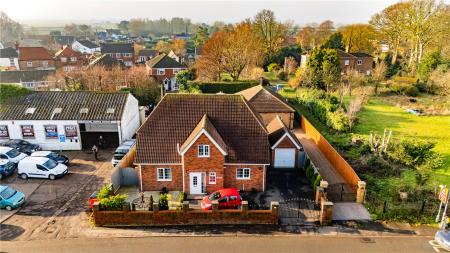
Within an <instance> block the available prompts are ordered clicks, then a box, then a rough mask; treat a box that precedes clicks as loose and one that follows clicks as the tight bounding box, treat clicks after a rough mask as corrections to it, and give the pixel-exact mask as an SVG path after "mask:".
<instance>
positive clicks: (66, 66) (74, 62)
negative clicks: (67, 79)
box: [55, 46, 83, 72]
mask: <svg viewBox="0 0 450 253" xmlns="http://www.w3.org/2000/svg"><path fill="white" fill-rule="evenodd" d="M55 62H56V67H57V68H62V69H63V70H64V71H65V72H68V71H73V70H77V69H80V68H81V66H82V65H83V55H82V54H81V53H80V52H77V51H75V50H73V49H72V48H70V47H69V46H64V47H63V48H62V49H61V50H59V51H58V52H56V54H55Z"/></svg>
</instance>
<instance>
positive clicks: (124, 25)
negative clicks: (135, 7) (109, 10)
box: [117, 20, 130, 33]
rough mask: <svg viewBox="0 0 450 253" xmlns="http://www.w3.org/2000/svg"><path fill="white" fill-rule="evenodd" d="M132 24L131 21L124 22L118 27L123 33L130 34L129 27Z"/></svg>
mask: <svg viewBox="0 0 450 253" xmlns="http://www.w3.org/2000/svg"><path fill="white" fill-rule="evenodd" d="M129 24H130V22H129V21H127V20H122V21H120V23H119V25H117V26H118V27H119V29H120V30H121V31H122V32H123V33H128V25H129Z"/></svg>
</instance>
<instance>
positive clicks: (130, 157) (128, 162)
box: [118, 145, 136, 168]
mask: <svg viewBox="0 0 450 253" xmlns="http://www.w3.org/2000/svg"><path fill="white" fill-rule="evenodd" d="M135 155H136V145H134V146H133V147H132V148H131V149H130V150H129V151H128V153H127V154H126V155H125V156H124V157H123V158H122V160H120V162H119V163H118V166H119V168H126V167H132V166H133V161H134V156H135Z"/></svg>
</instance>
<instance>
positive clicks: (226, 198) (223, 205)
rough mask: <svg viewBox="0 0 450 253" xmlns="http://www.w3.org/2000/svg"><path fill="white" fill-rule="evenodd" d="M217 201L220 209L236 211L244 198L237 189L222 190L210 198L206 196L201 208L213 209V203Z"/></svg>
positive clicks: (212, 194)
mask: <svg viewBox="0 0 450 253" xmlns="http://www.w3.org/2000/svg"><path fill="white" fill-rule="evenodd" d="M214 200H217V201H218V202H219V209H230V208H231V209H235V208H238V207H239V206H240V205H241V203H242V197H241V195H240V194H239V191H238V189H236V188H226V189H221V190H218V191H216V192H213V193H211V194H210V195H209V196H205V197H203V199H202V202H201V208H202V209H203V210H211V209H212V201H214Z"/></svg>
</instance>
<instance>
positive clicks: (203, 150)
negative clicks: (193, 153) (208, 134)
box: [198, 145, 209, 157]
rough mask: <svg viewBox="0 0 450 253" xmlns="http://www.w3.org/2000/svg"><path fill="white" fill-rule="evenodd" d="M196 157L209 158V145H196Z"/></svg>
mask: <svg viewBox="0 0 450 253" xmlns="http://www.w3.org/2000/svg"><path fill="white" fill-rule="evenodd" d="M198 157H209V145H198Z"/></svg>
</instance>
